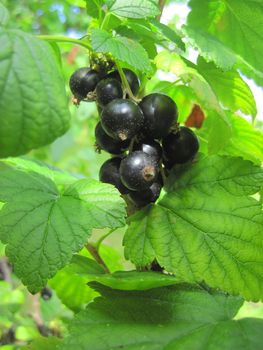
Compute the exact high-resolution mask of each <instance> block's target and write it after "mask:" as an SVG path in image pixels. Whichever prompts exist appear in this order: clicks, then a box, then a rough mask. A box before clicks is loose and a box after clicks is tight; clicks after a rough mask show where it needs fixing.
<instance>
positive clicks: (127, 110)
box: [101, 99, 143, 141]
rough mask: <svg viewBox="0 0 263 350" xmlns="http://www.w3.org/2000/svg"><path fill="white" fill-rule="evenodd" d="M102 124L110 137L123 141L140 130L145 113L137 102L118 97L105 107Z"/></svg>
mask: <svg viewBox="0 0 263 350" xmlns="http://www.w3.org/2000/svg"><path fill="white" fill-rule="evenodd" d="M101 125H102V127H103V129H104V130H105V132H106V133H107V134H108V135H109V136H110V137H112V138H114V139H116V140H121V141H125V140H129V139H131V138H132V137H134V136H135V135H136V134H137V133H138V132H139V131H140V129H141V127H142V125H143V114H142V111H141V110H140V108H139V106H138V105H137V104H136V103H134V102H132V101H130V100H124V99H117V100H114V101H111V102H110V103H109V104H107V106H105V107H104V109H103V111H102V113H101Z"/></svg>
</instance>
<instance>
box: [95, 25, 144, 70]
mask: <svg viewBox="0 0 263 350" xmlns="http://www.w3.org/2000/svg"><path fill="white" fill-rule="evenodd" d="M91 44H92V48H93V50H94V51H96V52H105V53H111V54H112V55H113V56H114V57H115V58H116V59H118V60H120V61H122V62H125V63H127V64H129V65H130V66H132V67H134V68H135V69H138V70H140V71H144V72H147V71H148V72H149V70H150V69H151V66H150V61H149V58H148V55H147V52H146V51H145V49H144V48H143V47H142V46H141V45H140V44H139V43H137V42H136V41H133V40H131V39H129V38H125V37H121V36H116V37H113V36H112V35H111V34H110V33H107V32H106V31H104V30H101V29H93V30H92V34H91Z"/></svg>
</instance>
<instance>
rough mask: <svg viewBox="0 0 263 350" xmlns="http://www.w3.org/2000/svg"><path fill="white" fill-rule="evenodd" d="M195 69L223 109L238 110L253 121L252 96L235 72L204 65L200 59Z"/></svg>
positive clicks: (253, 103)
mask: <svg viewBox="0 0 263 350" xmlns="http://www.w3.org/2000/svg"><path fill="white" fill-rule="evenodd" d="M197 67H198V71H199V73H200V74H202V76H203V77H204V78H205V79H206V81H208V83H209V84H210V86H211V87H212V89H213V91H214V92H215V94H216V95H217V97H218V99H219V101H221V102H222V103H223V105H224V106H225V107H227V108H229V109H230V110H231V111H232V112H237V111H239V110H240V111H241V112H243V113H244V114H247V115H251V116H252V117H253V119H254V118H255V117H256V115H257V106H256V101H255V99H254V96H253V94H252V92H251V90H250V88H249V86H248V85H247V84H246V83H245V82H244V80H243V79H242V78H241V76H240V75H239V73H238V72H237V71H236V70H234V69H232V70H230V71H228V72H223V71H222V70H220V69H218V68H216V66H215V65H214V64H213V63H206V62H205V61H204V60H203V59H200V58H199V60H198V65H197Z"/></svg>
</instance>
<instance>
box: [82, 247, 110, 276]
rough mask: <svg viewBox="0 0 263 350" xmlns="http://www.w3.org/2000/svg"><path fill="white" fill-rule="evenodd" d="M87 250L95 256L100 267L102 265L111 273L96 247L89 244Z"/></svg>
mask: <svg viewBox="0 0 263 350" xmlns="http://www.w3.org/2000/svg"><path fill="white" fill-rule="evenodd" d="M86 249H87V250H88V251H89V252H90V254H91V255H92V256H93V258H94V259H95V260H96V261H97V263H98V264H99V265H101V266H102V267H103V269H104V271H105V272H106V273H110V270H109V268H108V266H107V265H106V264H105V262H104V261H103V259H102V257H101V256H100V254H99V252H98V250H97V248H96V247H94V246H93V245H92V244H90V243H87V244H86Z"/></svg>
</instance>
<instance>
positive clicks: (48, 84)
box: [0, 29, 70, 157]
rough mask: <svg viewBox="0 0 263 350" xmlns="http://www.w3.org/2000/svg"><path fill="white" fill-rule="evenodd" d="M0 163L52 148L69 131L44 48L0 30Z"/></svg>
mask: <svg viewBox="0 0 263 350" xmlns="http://www.w3.org/2000/svg"><path fill="white" fill-rule="evenodd" d="M0 45H1V53H0V95H1V100H0V109H1V117H0V122H1V129H0V157H7V156H14V155H19V154H23V153H26V152H28V151H29V150H31V149H33V148H37V147H40V146H43V145H46V144H49V143H51V142H52V141H54V140H55V139H56V138H57V137H59V136H61V135H63V134H64V133H65V132H66V130H67V129H68V127H69V118H70V115H69V111H68V99H67V97H66V94H65V83H64V80H63V77H62V74H61V71H60V68H59V65H58V63H57V59H56V57H55V54H54V52H53V50H52V48H51V47H50V45H49V44H48V43H45V42H43V41H40V40H38V39H36V38H34V37H33V36H31V35H29V34H25V33H23V32H20V31H16V30H4V29H1V30H0Z"/></svg>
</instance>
